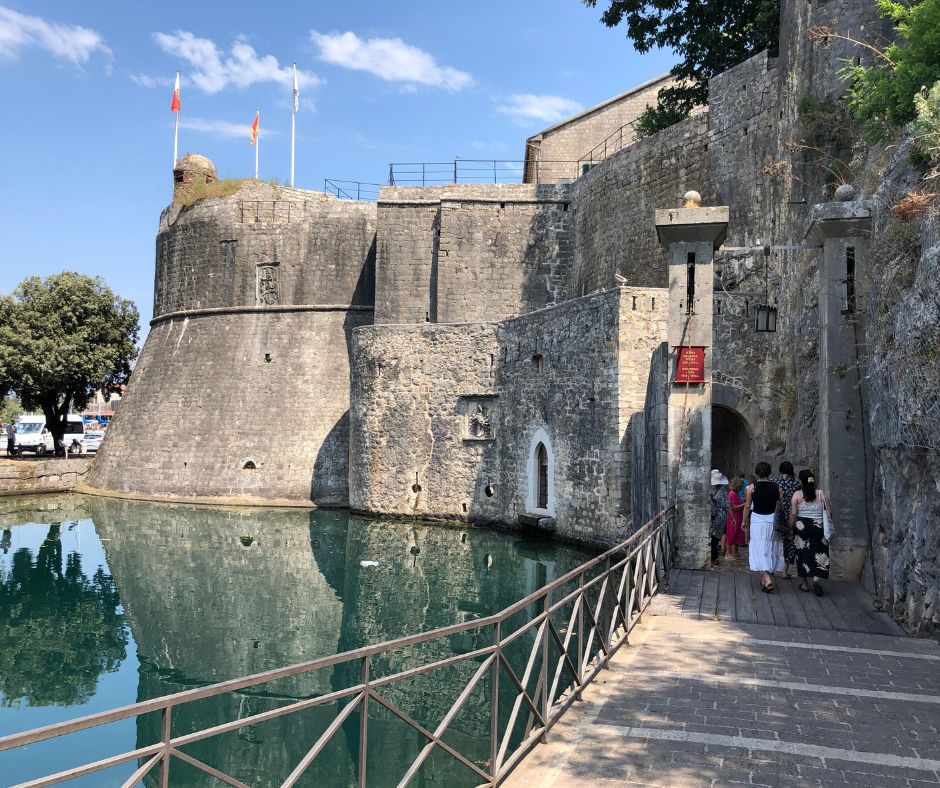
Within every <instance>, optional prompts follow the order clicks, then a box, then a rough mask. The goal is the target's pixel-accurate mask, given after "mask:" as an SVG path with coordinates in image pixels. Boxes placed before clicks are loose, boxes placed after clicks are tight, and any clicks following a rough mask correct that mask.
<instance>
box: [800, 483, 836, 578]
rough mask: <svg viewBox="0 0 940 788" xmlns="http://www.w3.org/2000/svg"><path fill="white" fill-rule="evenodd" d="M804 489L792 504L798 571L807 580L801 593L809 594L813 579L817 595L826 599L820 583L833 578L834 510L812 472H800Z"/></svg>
mask: <svg viewBox="0 0 940 788" xmlns="http://www.w3.org/2000/svg"><path fill="white" fill-rule="evenodd" d="M800 482H801V483H802V487H803V489H801V490H797V491H796V492H795V493H793V500H792V501H791V504H790V526H791V527H792V528H793V545H794V547H795V548H796V571H797V574H799V576H800V577H802V578H803V583H802V585H801V586H800V591H809V590H810V587H809V585H808V583H807V579H808V578H812V584H813V592H814V593H815V594H816V596H822V595H823V594H824V593H825V592H824V591H823V587H822V583H820V582H819V581H820V580H828V579H829V539H830V538H831V537H832V507H831V504H830V503H829V497H828V496H827V495H826V494H825V493H824V492H823V491H822V490H817V489H816V479H815V478H814V477H813V474H812V472H810V471H800Z"/></svg>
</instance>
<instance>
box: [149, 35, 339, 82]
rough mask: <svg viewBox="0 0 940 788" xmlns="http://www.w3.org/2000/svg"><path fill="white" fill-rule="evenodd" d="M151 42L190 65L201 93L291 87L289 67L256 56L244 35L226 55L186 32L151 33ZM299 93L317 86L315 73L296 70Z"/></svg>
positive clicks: (206, 39)
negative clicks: (262, 86) (261, 86)
mask: <svg viewBox="0 0 940 788" xmlns="http://www.w3.org/2000/svg"><path fill="white" fill-rule="evenodd" d="M153 38H154V41H156V42H157V45H158V46H159V47H160V48H161V49H162V50H163V51H164V52H166V53H167V54H168V55H173V56H175V57H177V58H181V59H182V60H184V61H186V62H187V63H188V64H189V65H190V67H191V68H190V70H189V71H188V73H187V77H188V78H189V80H190V81H191V82H192V83H193V84H194V85H195V86H196V87H197V88H199V89H200V90H202V91H203V92H204V93H218V92H219V91H220V90H224V89H225V88H226V87H228V86H229V85H234V86H235V87H239V88H246V87H249V86H251V85H254V84H256V83H258V82H277V83H279V84H281V85H285V86H290V85H291V84H292V82H291V80H292V76H291V68H290V66H288V65H284V66H282V65H281V64H280V63H279V62H278V60H277V58H276V57H274V55H259V54H258V53H257V52H256V51H255V48H254V47H253V46H251V44H249V43H248V42H247V41H246V40H245V38H244V36H238V37H237V38H236V39H235V43H233V44H232V46H231V48H230V50H229V52H228V54H226V53H225V52H224V51H223V50H222V49H221V48H220V47H218V46H217V45H216V44H215V42H214V41H211V40H210V39H208V38H199V37H197V36H195V35H193V34H192V33H190V32H189V31H187V30H177V31H176V32H175V33H154V34H153ZM297 81H298V82H299V84H300V90H301V92H303V90H304V88H308V87H312V86H314V85H318V84H320V82H321V80H320V79H319V77H317V76H316V75H315V74H311V73H310V72H307V71H300V70H298V71H297Z"/></svg>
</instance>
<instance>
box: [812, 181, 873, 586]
mask: <svg viewBox="0 0 940 788" xmlns="http://www.w3.org/2000/svg"><path fill="white" fill-rule="evenodd" d="M836 198H837V202H830V203H821V204H819V205H814V206H813V209H812V212H811V214H810V223H809V229H808V230H807V232H806V237H807V239H808V240H809V242H810V243H813V244H818V245H820V246H821V247H822V261H821V264H820V268H819V415H818V427H817V432H818V439H819V467H818V468H816V469H814V470H815V471H816V475H817V484H818V486H819V487H820V488H822V489H823V490H825V491H826V492H827V493H829V495H830V497H831V499H832V504H833V520H834V521H835V524H836V538H835V539H834V540H833V544H832V547H831V550H830V558H831V560H832V563H833V573H834V576H835V577H843V578H848V579H853V580H857V579H858V578H859V577H861V573H862V567H863V566H864V564H865V558H866V556H867V555H868V551H869V547H870V533H869V521H868V510H869V506H868V501H869V495H870V490H871V461H870V458H869V457H868V456H867V452H868V450H869V448H870V447H869V441H868V423H867V422H868V420H867V414H866V412H865V408H866V406H867V402H868V396H867V391H866V387H865V381H864V375H863V374H862V365H863V364H864V363H865V358H866V355H867V351H866V347H865V321H864V317H865V312H866V309H867V304H866V302H867V298H866V292H865V288H864V283H865V281H866V275H865V265H866V262H867V257H868V241H869V238H870V237H871V207H870V205H869V204H868V203H866V202H865V201H863V200H859V199H856V193H855V189H854V188H852V187H851V186H840V187H839V189H838V190H837V191H836Z"/></svg>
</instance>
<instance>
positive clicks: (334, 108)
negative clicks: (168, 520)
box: [0, 0, 674, 335]
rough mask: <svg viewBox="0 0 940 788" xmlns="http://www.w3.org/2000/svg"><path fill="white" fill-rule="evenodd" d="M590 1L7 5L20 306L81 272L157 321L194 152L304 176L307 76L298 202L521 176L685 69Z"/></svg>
mask: <svg viewBox="0 0 940 788" xmlns="http://www.w3.org/2000/svg"><path fill="white" fill-rule="evenodd" d="M604 5H605V2H604V0H600V3H599V6H600V7H598V8H587V7H585V6H584V5H583V4H582V3H581V2H579V0H539V1H538V2H536V1H535V0H525V1H523V0H515V2H513V1H512V0H503V2H494V1H491V0H478V1H477V2H474V3H460V4H457V3H445V2H440V1H439V0H438V2H431V1H430V0H427V1H426V2H409V3H404V2H399V3H386V2H356V0H352V1H351V2H346V3H335V2H330V3H327V2H286V1H283V0H282V2H278V3H270V2H252V3H247V2H237V3H236V2H232V1H231V0H227V2H221V1H218V2H216V1H215V0H199V1H198V2H193V1H192V0H189V1H188V2H184V1H180V2H177V1H176V0H166V1H165V2H161V3H128V2H127V0H123V2H117V1H116V0H96V2H93V3H75V2H74V1H68V2H66V0H29V2H22V1H21V0H0V83H2V85H3V100H4V105H5V113H4V114H5V123H4V132H5V133H4V147H5V153H4V155H3V160H4V163H5V166H4V178H5V181H6V184H5V188H3V189H2V190H0V228H2V237H3V241H4V243H3V248H2V253H0V254H2V257H0V292H4V293H5V292H9V291H10V290H11V289H12V288H13V287H14V286H15V285H16V284H17V283H18V282H19V281H20V280H21V279H22V278H23V277H25V276H27V275H30V274H39V275H42V276H45V275H48V274H51V273H55V272H57V271H61V270H63V269H71V270H77V271H81V272H83V273H88V274H96V275H100V276H102V277H104V278H105V280H106V281H107V282H108V283H109V284H110V285H111V287H112V288H113V289H114V290H115V291H116V292H118V293H119V294H120V295H122V296H124V297H126V298H131V299H133V300H134V301H135V302H136V303H137V306H138V308H139V309H140V312H141V319H142V334H143V335H145V334H146V331H147V321H149V319H150V316H151V315H150V313H151V300H152V287H153V257H154V237H155V233H156V227H157V220H158V218H159V213H160V211H161V209H162V208H163V207H164V206H165V205H166V203H167V202H168V201H169V198H170V192H171V164H172V158H173V150H172V145H173V137H172V135H173V119H172V115H171V113H170V111H169V106H170V97H171V94H172V80H173V77H174V74H175V71H176V69H179V70H180V71H181V72H182V91H181V92H182V113H181V116H180V118H181V120H180V125H181V128H180V154H182V153H184V152H186V151H194V152H199V153H202V154H205V155H207V156H209V157H210V158H211V159H212V160H213V161H214V162H215V163H216V166H217V167H218V170H219V174H220V176H223V177H236V178H237V177H249V176H251V175H252V174H253V170H254V153H253V149H252V148H251V147H250V146H249V145H248V126H249V124H250V122H251V120H252V118H253V117H254V110H255V107H260V108H261V113H262V135H263V136H262V147H261V177H262V178H278V179H280V180H282V181H285V182H286V181H287V179H288V177H289V171H290V103H291V90H290V76H289V74H290V67H291V63H292V62H293V61H296V62H297V67H298V69H299V70H300V72H301V77H300V83H301V84H300V90H301V108H300V112H299V113H298V116H297V129H298V131H297V170H296V182H297V186H299V187H303V188H311V189H322V188H323V180H324V178H338V179H347V180H362V181H369V182H384V181H385V179H386V178H387V174H388V164H389V162H392V161H396V162H398V161H415V162H420V161H449V160H451V159H453V158H454V157H455V156H459V157H461V158H477V159H502V160H506V159H509V160H514V159H521V158H522V156H523V149H524V141H525V138H526V137H527V136H529V135H531V134H533V133H535V132H537V131H539V130H541V129H542V128H545V127H546V126H548V125H551V123H553V122H555V121H556V120H558V119H560V118H562V117H566V116H567V115H570V114H572V113H573V112H575V111H577V110H578V109H580V108H581V107H589V106H591V105H593V104H597V103H599V102H601V101H603V100H605V99H607V98H609V97H611V96H614V95H616V94H617V93H621V92H623V91H624V90H627V89H628V88H630V87H632V86H634V85H637V84H639V83H641V82H644V81H646V80H648V79H651V78H653V77H655V76H658V75H659V74H662V73H664V72H666V71H668V70H669V68H670V67H671V65H672V64H673V62H674V58H673V56H672V55H671V54H670V53H652V54H647V55H639V54H637V53H636V52H634V51H633V49H632V46H631V45H630V42H629V41H627V39H626V37H625V34H624V32H623V31H622V30H619V29H617V30H610V29H608V28H606V27H604V26H603V25H602V24H601V23H600V21H599V17H600V14H601V10H602V8H603V6H604Z"/></svg>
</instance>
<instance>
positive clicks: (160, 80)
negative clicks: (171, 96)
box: [130, 74, 174, 88]
mask: <svg viewBox="0 0 940 788" xmlns="http://www.w3.org/2000/svg"><path fill="white" fill-rule="evenodd" d="M130 78H131V82H136V83H137V84H138V85H140V86H141V87H143V88H169V87H173V82H174V80H173V77H152V76H150V74H131V75H130Z"/></svg>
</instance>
